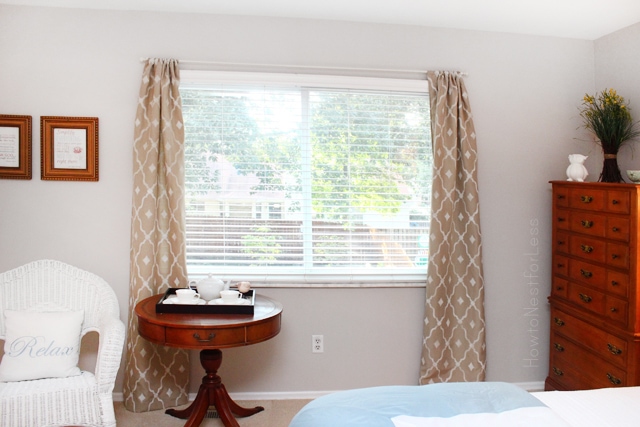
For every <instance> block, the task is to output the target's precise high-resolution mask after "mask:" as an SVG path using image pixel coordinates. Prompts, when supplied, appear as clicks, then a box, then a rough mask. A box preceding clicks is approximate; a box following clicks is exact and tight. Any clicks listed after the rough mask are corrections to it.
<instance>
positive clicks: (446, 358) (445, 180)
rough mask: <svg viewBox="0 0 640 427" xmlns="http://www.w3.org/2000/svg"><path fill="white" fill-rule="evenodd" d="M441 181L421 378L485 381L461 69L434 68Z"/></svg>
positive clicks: (473, 189)
mask: <svg viewBox="0 0 640 427" xmlns="http://www.w3.org/2000/svg"><path fill="white" fill-rule="evenodd" d="M427 78H428V81H429V97H430V99H431V132H432V141H433V163H434V165H433V168H434V169H433V187H432V190H431V191H432V193H431V230H430V241H429V262H428V266H427V284H426V304H425V307H426V308H425V319H424V327H423V329H424V336H423V342H422V358H421V367H420V384H428V383H435V382H454V381H482V380H484V376H485V365H486V352H485V321H484V280H483V272H482V245H481V240H480V210H479V206H480V204H479V200H478V180H477V150H476V135H475V130H474V126H473V119H472V115H471V107H470V106H469V97H468V94H467V91H466V89H465V86H464V82H463V80H462V77H461V75H460V73H456V72H439V71H430V72H429V73H428V74H427Z"/></svg>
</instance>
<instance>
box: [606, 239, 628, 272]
mask: <svg viewBox="0 0 640 427" xmlns="http://www.w3.org/2000/svg"><path fill="white" fill-rule="evenodd" d="M606 262H607V265H610V266H612V267H616V268H623V269H629V246H628V245H622V244H618V243H607V256H606Z"/></svg>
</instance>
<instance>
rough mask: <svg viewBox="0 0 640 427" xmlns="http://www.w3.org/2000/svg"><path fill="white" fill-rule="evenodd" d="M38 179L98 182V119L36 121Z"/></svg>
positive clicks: (57, 118)
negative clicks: (37, 128)
mask: <svg viewBox="0 0 640 427" xmlns="http://www.w3.org/2000/svg"><path fill="white" fill-rule="evenodd" d="M40 146H41V151H40V157H41V162H40V177H41V178H42V179H43V180H54V181H97V180H98V118H97V117H51V116H42V117H40Z"/></svg>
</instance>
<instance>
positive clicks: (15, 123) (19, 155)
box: [0, 114, 31, 179]
mask: <svg viewBox="0 0 640 427" xmlns="http://www.w3.org/2000/svg"><path fill="white" fill-rule="evenodd" d="M0 178H6V179H31V116H13V115H5V114H0Z"/></svg>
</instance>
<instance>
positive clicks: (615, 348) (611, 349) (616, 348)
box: [607, 343, 622, 356]
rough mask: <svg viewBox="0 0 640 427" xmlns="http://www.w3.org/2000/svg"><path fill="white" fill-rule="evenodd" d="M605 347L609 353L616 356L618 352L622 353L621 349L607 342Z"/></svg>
mask: <svg viewBox="0 0 640 427" xmlns="http://www.w3.org/2000/svg"><path fill="white" fill-rule="evenodd" d="M607 348H608V349H609V351H610V352H611V354H615V355H616V356H617V355H619V354H622V350H620V349H619V348H618V347H616V346H615V345H613V344H610V343H607Z"/></svg>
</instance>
